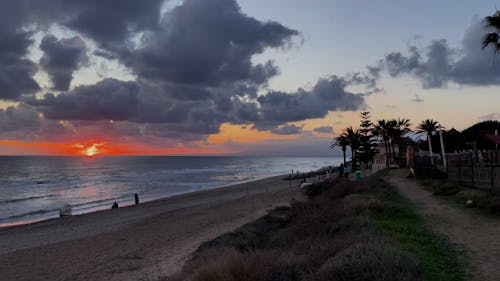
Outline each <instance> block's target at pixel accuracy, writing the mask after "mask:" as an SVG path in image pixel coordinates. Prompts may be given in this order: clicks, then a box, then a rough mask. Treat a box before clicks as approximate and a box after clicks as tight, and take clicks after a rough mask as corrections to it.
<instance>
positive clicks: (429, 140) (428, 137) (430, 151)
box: [427, 133, 434, 165]
mask: <svg viewBox="0 0 500 281" xmlns="http://www.w3.org/2000/svg"><path fill="white" fill-rule="evenodd" d="M427 141H428V142H429V155H430V157H431V164H432V165H434V157H432V154H433V153H432V142H431V133H427Z"/></svg>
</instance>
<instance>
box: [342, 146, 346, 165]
mask: <svg viewBox="0 0 500 281" xmlns="http://www.w3.org/2000/svg"><path fill="white" fill-rule="evenodd" d="M345 151H346V148H345V146H343V147H342V152H343V153H344V167H345V163H346V161H345Z"/></svg>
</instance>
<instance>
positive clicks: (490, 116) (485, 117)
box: [479, 112, 500, 121]
mask: <svg viewBox="0 0 500 281" xmlns="http://www.w3.org/2000/svg"><path fill="white" fill-rule="evenodd" d="M479 119H481V120H484V121H489V120H500V113H499V112H493V113H490V114H486V115H483V116H480V117H479Z"/></svg>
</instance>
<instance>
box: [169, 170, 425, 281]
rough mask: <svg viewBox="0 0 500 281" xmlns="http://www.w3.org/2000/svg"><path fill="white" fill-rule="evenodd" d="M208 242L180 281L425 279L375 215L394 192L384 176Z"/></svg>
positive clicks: (331, 191) (327, 192) (326, 191)
mask: <svg viewBox="0 0 500 281" xmlns="http://www.w3.org/2000/svg"><path fill="white" fill-rule="evenodd" d="M321 190H322V193H321V194H319V195H316V196H313V197H312V198H311V200H310V201H308V202H296V203H294V204H293V205H292V206H291V208H288V209H278V210H274V211H272V212H271V213H270V214H269V215H267V216H265V217H263V218H261V219H259V220H257V221H256V222H254V223H251V224H248V225H245V226H243V227H242V228H240V229H238V230H236V231H235V232H232V233H228V234H224V235H222V236H220V237H218V238H216V239H214V240H212V241H209V242H207V243H204V244H203V245H202V246H201V247H200V249H199V250H198V251H197V252H196V253H195V255H194V256H193V258H192V259H191V261H190V262H188V263H187V264H186V266H185V267H184V270H183V272H182V273H181V274H180V275H179V276H176V277H170V278H164V279H163V280H176V281H177V280H194V281H216V280H217V281H233V280H234V281H236V280H238V281H245V280H254V281H299V280H310V281H326V280H354V281H356V280H367V281H370V280H371V281H392V280H421V272H419V263H418V259H417V258H415V257H414V256H413V254H411V253H409V252H407V251H406V250H403V247H400V246H398V245H399V244H398V241H397V240H395V239H394V238H393V237H391V236H390V235H388V233H387V232H385V231H383V230H381V228H380V226H379V223H378V222H377V219H376V216H377V215H378V214H395V213H398V212H399V209H398V208H399V207H394V206H389V205H386V203H385V201H386V198H389V197H390V196H391V194H392V195H393V194H394V192H395V190H394V188H393V187H391V186H389V185H387V184H386V182H385V181H384V180H383V179H379V178H375V179H374V180H368V181H364V182H362V183H359V182H358V183H354V184H352V183H347V182H341V183H337V185H335V186H334V187H333V188H332V186H330V187H328V188H325V187H324V186H323V187H321Z"/></svg>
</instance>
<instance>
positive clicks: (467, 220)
mask: <svg viewBox="0 0 500 281" xmlns="http://www.w3.org/2000/svg"><path fill="white" fill-rule="evenodd" d="M407 174H408V171H407V170H406V169H399V170H391V171H390V173H389V181H390V182H391V183H392V184H393V185H395V186H397V187H398V189H399V190H400V192H401V194H402V195H403V196H405V197H407V198H408V199H410V200H411V201H413V203H414V204H415V206H416V207H417V210H418V211H419V213H421V214H422V215H423V216H424V217H425V218H426V219H428V221H429V225H430V226H431V227H432V228H433V229H434V230H435V231H437V232H438V233H441V234H444V235H446V236H447V237H449V238H450V240H451V242H453V243H456V244H458V245H459V246H460V247H462V248H463V249H464V250H465V251H466V253H467V254H468V256H469V262H470V265H471V267H472V268H471V269H470V273H471V274H472V275H473V276H474V279H475V280H478V281H489V280H492V281H493V280H500V218H490V217H485V216H481V215H477V214H473V213H472V212H469V211H467V210H464V209H461V208H460V207H457V206H453V205H452V204H447V203H446V202H442V201H440V200H438V199H437V198H435V197H433V196H432V194H431V193H430V192H428V191H426V190H424V189H422V187H421V186H420V185H418V183H417V182H416V181H415V180H412V179H407V178H406V175H407Z"/></svg>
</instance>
